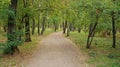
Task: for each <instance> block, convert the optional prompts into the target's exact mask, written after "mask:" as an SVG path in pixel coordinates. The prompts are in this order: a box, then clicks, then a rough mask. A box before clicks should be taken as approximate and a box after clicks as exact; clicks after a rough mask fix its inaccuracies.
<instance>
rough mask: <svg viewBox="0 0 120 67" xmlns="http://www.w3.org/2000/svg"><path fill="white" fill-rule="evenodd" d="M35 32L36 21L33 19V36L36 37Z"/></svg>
mask: <svg viewBox="0 0 120 67" xmlns="http://www.w3.org/2000/svg"><path fill="white" fill-rule="evenodd" d="M34 32H35V19H34V18H33V24H32V35H34Z"/></svg>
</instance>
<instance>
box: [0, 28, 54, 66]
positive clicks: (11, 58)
mask: <svg viewBox="0 0 120 67" xmlns="http://www.w3.org/2000/svg"><path fill="white" fill-rule="evenodd" d="M52 32H53V31H52V30H51V29H46V31H45V32H44V35H43V36H38V35H37V31H35V35H32V36H31V38H32V42H28V43H24V44H23V45H21V46H19V49H20V53H15V54H14V55H2V54H0V67H23V66H22V65H21V64H20V63H21V62H22V61H23V60H24V59H27V58H29V57H30V56H31V55H32V53H33V52H34V51H35V50H36V48H37V45H38V43H39V41H40V40H41V39H43V38H44V37H46V36H47V35H49V34H50V33H52ZM0 36H1V37H2V38H0V39H4V38H5V37H4V36H3V35H0ZM0 53H1V52H0Z"/></svg>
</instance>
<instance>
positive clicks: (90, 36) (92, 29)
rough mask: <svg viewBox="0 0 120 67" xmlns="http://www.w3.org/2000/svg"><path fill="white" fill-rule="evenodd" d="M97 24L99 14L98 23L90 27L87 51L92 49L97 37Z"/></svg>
mask: <svg viewBox="0 0 120 67" xmlns="http://www.w3.org/2000/svg"><path fill="white" fill-rule="evenodd" d="M97 24H98V14H97V15H96V23H95V24H94V25H93V24H90V27H89V34H88V38H87V45H86V48H87V49H90V46H91V43H92V41H93V37H94V35H95V30H96V27H97Z"/></svg>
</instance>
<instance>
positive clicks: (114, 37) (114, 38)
mask: <svg viewBox="0 0 120 67" xmlns="http://www.w3.org/2000/svg"><path fill="white" fill-rule="evenodd" d="M112 33H113V45H112V47H113V48H115V47H116V29H115V12H112Z"/></svg>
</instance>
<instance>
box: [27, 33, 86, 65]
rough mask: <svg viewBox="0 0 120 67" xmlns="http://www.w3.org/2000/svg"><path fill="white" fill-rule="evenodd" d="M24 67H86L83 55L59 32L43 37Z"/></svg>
mask: <svg viewBox="0 0 120 67" xmlns="http://www.w3.org/2000/svg"><path fill="white" fill-rule="evenodd" d="M25 67H88V66H87V64H86V63H85V57H84V55H83V54H82V53H81V52H80V50H79V48H77V47H76V45H75V44H74V43H72V42H71V41H70V40H69V39H67V38H65V37H64V36H63V35H62V33H61V32H57V33H53V34H51V35H49V36H48V37H46V38H44V39H43V40H42V41H41V42H40V45H39V46H38V50H37V52H36V53H35V54H34V55H33V57H32V58H31V59H30V60H29V61H28V62H27V64H26V66H25Z"/></svg>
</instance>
